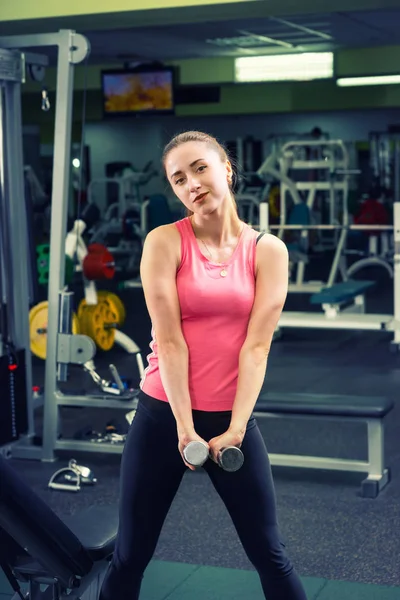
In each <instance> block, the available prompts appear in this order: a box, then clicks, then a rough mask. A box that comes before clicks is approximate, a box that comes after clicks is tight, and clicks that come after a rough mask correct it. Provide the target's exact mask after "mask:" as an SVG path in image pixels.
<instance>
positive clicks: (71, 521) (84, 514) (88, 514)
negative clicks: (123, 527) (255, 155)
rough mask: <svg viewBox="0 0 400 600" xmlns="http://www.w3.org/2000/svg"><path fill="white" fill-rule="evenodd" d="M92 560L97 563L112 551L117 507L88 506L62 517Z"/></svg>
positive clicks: (115, 532)
mask: <svg viewBox="0 0 400 600" xmlns="http://www.w3.org/2000/svg"><path fill="white" fill-rule="evenodd" d="M62 520H63V522H64V523H65V525H67V527H69V529H71V531H72V532H73V533H74V534H75V535H76V537H77V538H78V540H79V541H80V542H81V544H82V545H83V547H84V548H85V550H86V551H87V552H88V554H89V555H90V557H91V558H92V560H94V561H98V560H102V559H104V558H107V557H108V556H110V555H111V554H112V553H113V551H114V544H115V538H116V536H117V530H118V507H117V506H114V505H110V506H90V507H89V508H87V509H84V510H81V511H79V512H78V513H76V514H74V515H68V516H63V517H62Z"/></svg>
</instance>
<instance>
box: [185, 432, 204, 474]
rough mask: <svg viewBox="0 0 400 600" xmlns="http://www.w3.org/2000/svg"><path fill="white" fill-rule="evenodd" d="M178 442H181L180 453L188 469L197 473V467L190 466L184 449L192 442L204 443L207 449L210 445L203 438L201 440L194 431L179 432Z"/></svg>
mask: <svg viewBox="0 0 400 600" xmlns="http://www.w3.org/2000/svg"><path fill="white" fill-rule="evenodd" d="M178 440H179V441H178V448H179V452H180V453H181V456H182V460H183V462H184V463H185V465H186V466H187V467H188V469H190V470H191V471H195V470H196V467H194V466H193V465H190V464H189V463H188V462H186V460H185V456H184V454H183V451H184V449H185V448H186V446H187V445H188V444H189V443H190V442H203V444H205V445H206V446H207V448H209V444H208V443H207V442H206V441H205V440H203V438H201V437H200V436H199V435H197V433H196V432H195V430H194V429H193V430H191V431H179V430H178Z"/></svg>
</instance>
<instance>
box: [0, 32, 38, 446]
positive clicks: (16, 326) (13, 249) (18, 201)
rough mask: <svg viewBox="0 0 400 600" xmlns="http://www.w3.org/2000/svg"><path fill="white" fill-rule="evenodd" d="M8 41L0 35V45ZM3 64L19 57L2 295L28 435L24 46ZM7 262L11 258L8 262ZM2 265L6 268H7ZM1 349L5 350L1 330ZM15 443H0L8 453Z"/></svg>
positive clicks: (0, 102) (8, 133) (12, 91)
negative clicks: (21, 356)
mask: <svg viewBox="0 0 400 600" xmlns="http://www.w3.org/2000/svg"><path fill="white" fill-rule="evenodd" d="M2 46H3V47H4V45H3V44H2V39H1V38H0V47H2ZM1 54H2V58H3V61H2V68H3V69H4V68H5V66H6V64H7V58H8V59H10V60H12V61H14V62H15V65H16V66H17V65H18V63H19V69H18V73H15V76H13V75H12V73H11V70H10V71H9V72H8V73H5V72H4V71H1V72H0V119H1V123H0V163H1V164H0V218H1V219H2V221H3V226H4V227H3V229H4V232H5V234H6V236H7V238H6V239H5V240H3V241H4V248H3V250H4V251H5V252H6V253H7V255H8V261H7V262H8V264H7V268H11V272H10V273H7V274H6V277H7V280H8V281H3V284H4V286H2V287H3V293H5V296H4V298H3V300H4V301H5V302H6V303H7V306H8V313H9V320H8V322H9V333H10V337H11V339H12V341H13V343H14V345H15V347H16V348H17V349H23V350H25V361H26V394H27V413H28V432H27V435H28V436H33V434H34V423H33V410H34V407H33V399H32V397H31V396H32V364H31V357H30V336H29V302H30V293H31V286H30V278H29V272H28V264H29V244H28V223H27V218H26V206H25V190H24V170H23V152H22V119H21V84H22V81H23V75H24V68H23V67H24V57H23V56H22V54H21V53H20V52H16V51H13V52H10V51H9V50H5V49H3V50H1ZM3 267H6V263H4V264H3ZM2 271H3V270H2ZM0 352H3V348H2V343H1V336H0ZM10 448H11V445H10V446H9V445H7V446H6V447H3V448H2V449H0V451H1V452H2V454H5V455H6V456H8V455H9V452H10Z"/></svg>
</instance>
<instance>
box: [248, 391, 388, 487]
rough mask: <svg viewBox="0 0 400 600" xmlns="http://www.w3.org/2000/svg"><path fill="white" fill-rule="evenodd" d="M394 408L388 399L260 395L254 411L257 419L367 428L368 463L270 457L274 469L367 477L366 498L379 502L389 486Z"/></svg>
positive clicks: (278, 455)
mask: <svg viewBox="0 0 400 600" xmlns="http://www.w3.org/2000/svg"><path fill="white" fill-rule="evenodd" d="M393 408H394V402H393V401H392V400H389V399H388V398H383V397H379V396H378V397H374V396H372V397H371V396H365V397H364V396H348V395H343V396H342V395H340V396H339V395H333V394H332V395H327V394H306V393H302V394H291V393H277V392H274V393H267V394H261V395H260V397H259V400H258V401H257V403H256V405H255V408H254V416H255V417H256V418H260V419H261V418H278V417H279V418H298V419H305V418H307V419H326V420H328V419H329V420H332V421H351V422H358V421H361V422H363V423H366V424H367V432H368V460H366V461H362V460H353V459H341V458H325V457H315V456H297V455H291V454H273V453H269V459H270V462H271V465H277V466H283V467H303V468H306V469H328V470H335V471H352V472H359V473H368V476H367V478H366V479H364V480H363V482H362V484H361V493H362V496H363V497H365V498H376V497H377V496H378V494H379V492H380V491H381V490H382V489H383V488H384V487H385V486H386V485H387V484H388V483H389V481H390V472H389V469H387V468H385V454H384V433H385V430H384V419H385V417H386V416H387V415H388V414H389V413H390V412H391V411H392V409H393Z"/></svg>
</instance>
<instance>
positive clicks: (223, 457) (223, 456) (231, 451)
mask: <svg viewBox="0 0 400 600" xmlns="http://www.w3.org/2000/svg"><path fill="white" fill-rule="evenodd" d="M243 463H244V456H243V452H242V451H241V450H240V448H237V447H236V446H227V447H226V448H223V450H221V452H220V453H219V454H218V464H219V466H220V467H221V469H223V470H224V471H227V472H229V473H234V472H235V471H238V470H239V469H240V468H241V467H242V465H243Z"/></svg>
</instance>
